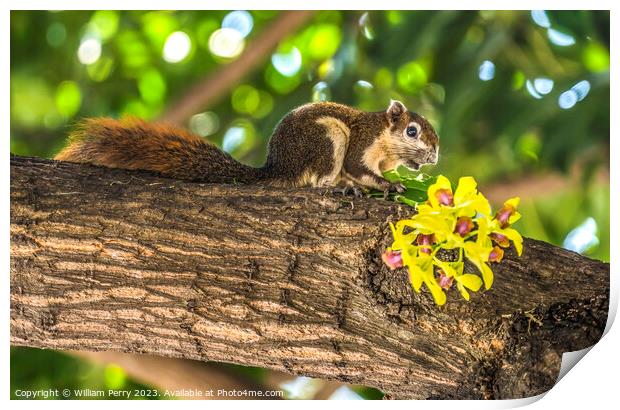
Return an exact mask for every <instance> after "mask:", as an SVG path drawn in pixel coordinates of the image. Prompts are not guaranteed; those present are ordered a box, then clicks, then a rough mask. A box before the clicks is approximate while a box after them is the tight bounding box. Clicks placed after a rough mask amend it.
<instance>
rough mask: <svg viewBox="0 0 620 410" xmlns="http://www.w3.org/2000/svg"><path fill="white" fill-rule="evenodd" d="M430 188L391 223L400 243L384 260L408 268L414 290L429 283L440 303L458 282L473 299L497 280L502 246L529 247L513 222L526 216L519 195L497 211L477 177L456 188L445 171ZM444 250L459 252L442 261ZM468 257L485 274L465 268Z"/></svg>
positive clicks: (463, 293)
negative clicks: (408, 213)
mask: <svg viewBox="0 0 620 410" xmlns="http://www.w3.org/2000/svg"><path fill="white" fill-rule="evenodd" d="M427 193H428V200H427V202H426V203H424V204H419V205H418V207H417V211H418V212H417V214H415V215H413V216H412V217H411V218H409V219H403V220H401V221H398V222H396V224H390V229H391V230H392V236H393V237H394V242H393V243H392V246H391V247H389V248H388V249H387V250H386V252H384V253H383V255H382V258H383V261H384V263H385V264H386V265H388V267H390V269H398V268H399V267H403V266H404V267H406V268H407V270H408V273H409V281H410V283H411V286H412V287H413V289H414V290H415V291H416V292H420V290H421V288H422V285H423V284H424V285H426V287H427V288H428V290H429V291H430V293H431V294H432V296H433V299H434V301H435V303H436V304H438V305H443V304H444V303H446V299H447V297H446V292H445V290H448V289H450V288H451V287H452V286H455V287H456V288H457V290H458V291H459V293H460V294H461V296H462V297H463V298H464V299H465V300H470V294H469V292H470V291H473V292H477V291H478V290H479V289H480V288H481V287H482V285H484V287H485V289H490V288H491V286H492V285H493V279H494V278H493V271H492V270H491V267H490V266H489V263H491V262H494V263H499V262H500V261H501V260H502V258H503V256H504V251H503V249H502V248H507V247H509V246H510V242H512V243H513V244H514V246H515V249H516V251H517V254H518V255H521V253H522V251H523V238H522V237H521V235H520V234H519V232H517V231H516V230H515V229H514V228H511V227H510V225H511V224H512V223H514V222H516V221H517V220H518V219H519V218H520V217H521V214H519V213H518V212H517V206H518V205H519V198H517V197H515V198H511V199H509V200H507V201H506V202H504V205H503V206H502V208H501V209H500V210H499V211H498V212H497V213H496V214H495V215H493V214H492V213H491V206H490V205H489V201H488V200H487V199H486V198H485V196H484V195H483V194H482V193H480V192H478V190H477V183H476V180H475V179H474V178H472V177H462V178H460V179H459V182H458V184H457V187H456V189H455V190H454V191H453V190H452V186H451V184H450V181H449V180H448V179H447V178H446V177H444V176H442V175H440V176H438V177H437V181H436V182H435V183H434V184H433V185H431V186H430V187H429V188H428V192H427ZM405 232H407V233H405ZM441 249H447V250H453V251H452V252H458V255H459V257H458V260H457V261H445V260H442V259H441V257H438V256H437V255H441V253H439V254H438V251H440V250H441ZM466 260H467V261H469V262H471V263H472V264H473V265H474V266H476V267H477V268H478V270H479V272H480V276H478V275H475V274H471V273H464V272H463V269H464V262H465V261H466Z"/></svg>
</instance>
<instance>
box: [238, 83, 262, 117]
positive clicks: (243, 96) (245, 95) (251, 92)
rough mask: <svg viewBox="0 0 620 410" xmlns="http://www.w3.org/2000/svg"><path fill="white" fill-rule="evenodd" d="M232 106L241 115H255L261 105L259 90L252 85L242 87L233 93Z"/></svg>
mask: <svg viewBox="0 0 620 410" xmlns="http://www.w3.org/2000/svg"><path fill="white" fill-rule="evenodd" d="M231 104H232V107H233V109H234V110H235V111H237V112H239V113H245V114H252V113H254V112H255V111H256V110H257V109H258V105H259V104H260V95H259V93H258V90H257V89H256V88H254V87H252V86H251V85H247V84H244V85H240V86H239V87H237V88H235V91H233V93H232V99H231Z"/></svg>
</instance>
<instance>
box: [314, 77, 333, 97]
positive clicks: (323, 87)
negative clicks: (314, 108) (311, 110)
mask: <svg viewBox="0 0 620 410" xmlns="http://www.w3.org/2000/svg"><path fill="white" fill-rule="evenodd" d="M331 98H332V92H331V89H330V88H329V85H327V83H326V82H325V81H319V82H318V83H316V84H315V85H314V87H312V101H314V102H317V101H329V100H330V99H331Z"/></svg>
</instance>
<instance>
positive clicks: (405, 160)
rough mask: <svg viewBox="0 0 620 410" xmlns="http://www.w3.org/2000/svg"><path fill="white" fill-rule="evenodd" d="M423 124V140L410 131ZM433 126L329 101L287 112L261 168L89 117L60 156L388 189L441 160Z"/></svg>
mask: <svg viewBox="0 0 620 410" xmlns="http://www.w3.org/2000/svg"><path fill="white" fill-rule="evenodd" d="M412 122H415V123H416V124H418V125H417V126H419V128H420V133H419V136H418V137H417V138H415V139H412V138H410V137H407V136H406V135H404V130H405V129H406V127H407V126H408V125H409V124H410V123H412ZM438 143H439V141H438V138H437V135H436V134H435V131H434V130H433V128H432V126H431V125H430V124H429V123H428V122H427V121H426V120H425V119H424V118H423V117H421V116H419V115H418V114H414V113H411V112H408V111H407V110H406V109H405V107H404V105H402V103H399V102H392V104H391V105H390V107H389V108H388V110H387V111H382V112H376V113H367V112H363V111H359V110H356V109H353V108H351V107H348V106H345V105H341V104H335V103H328V102H320V103H312V104H306V105H304V106H301V107H299V108H297V109H295V110H293V111H291V112H290V113H289V114H288V115H286V116H285V117H284V118H283V119H282V120H281V121H280V123H279V124H278V125H277V126H276V128H275V130H274V133H273V135H272V137H271V140H270V141H269V154H268V157H267V162H266V163H265V165H264V166H263V167H261V168H253V167H250V166H247V165H244V164H241V163H240V162H238V161H236V160H235V159H233V158H232V157H231V156H230V155H228V154H227V153H225V152H223V151H221V150H220V149H218V148H217V147H216V146H215V145H213V144H211V143H209V142H207V141H206V140H204V139H203V138H201V137H199V136H197V135H195V134H192V133H190V132H188V131H186V130H183V129H180V128H176V127H172V126H168V125H162V124H151V123H146V122H144V121H142V120H138V119H122V120H113V119H109V118H91V119H87V120H84V121H83V122H81V123H80V125H79V126H78V127H77V128H76V129H75V131H74V132H73V133H72V134H71V135H70V137H69V141H68V145H67V146H66V147H65V148H64V149H63V150H62V151H61V152H60V153H59V154H58V155H57V156H56V157H55V159H57V160H63V161H71V162H79V163H89V164H94V165H101V166H107V167H111V168H123V169H142V170H147V171H152V172H156V173H159V174H161V175H163V176H168V177H171V178H177V179H185V180H191V181H202V182H223V181H225V182H233V181H238V182H243V183H254V182H264V183H270V184H274V185H279V186H335V185H337V184H343V183H346V184H349V185H362V186H368V187H375V188H380V189H386V188H387V187H389V185H390V184H389V183H388V182H387V181H385V180H384V179H383V178H382V176H381V172H383V171H386V170H387V169H391V168H395V167H396V166H398V165H400V164H404V165H408V166H410V167H411V166H413V167H419V166H420V165H423V164H427V163H435V162H436V160H437V147H438Z"/></svg>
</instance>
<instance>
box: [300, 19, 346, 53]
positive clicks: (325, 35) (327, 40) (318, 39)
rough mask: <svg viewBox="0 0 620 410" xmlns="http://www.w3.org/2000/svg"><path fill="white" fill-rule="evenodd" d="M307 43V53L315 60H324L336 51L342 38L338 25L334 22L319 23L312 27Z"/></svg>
mask: <svg viewBox="0 0 620 410" xmlns="http://www.w3.org/2000/svg"><path fill="white" fill-rule="evenodd" d="M312 29H313V32H312V36H311V38H310V41H309V43H308V54H309V56H310V57H311V58H313V59H315V60H324V59H327V58H329V57H331V56H332V55H334V53H335V52H336V50H338V47H339V46H340V42H341V40H342V32H341V30H340V27H338V26H336V25H334V24H319V25H317V26H315V27H313V28H312Z"/></svg>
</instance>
